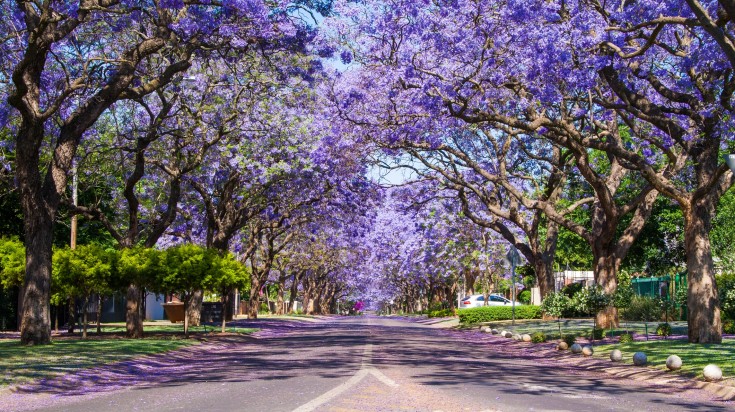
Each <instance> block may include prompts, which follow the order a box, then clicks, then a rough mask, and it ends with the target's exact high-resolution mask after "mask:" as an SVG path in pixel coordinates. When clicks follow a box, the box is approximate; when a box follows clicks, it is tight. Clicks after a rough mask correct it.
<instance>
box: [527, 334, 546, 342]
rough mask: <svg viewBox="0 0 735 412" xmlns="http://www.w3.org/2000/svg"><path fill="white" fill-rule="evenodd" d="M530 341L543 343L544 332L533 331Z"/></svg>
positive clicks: (544, 340)
mask: <svg viewBox="0 0 735 412" xmlns="http://www.w3.org/2000/svg"><path fill="white" fill-rule="evenodd" d="M531 342H533V343H544V342H546V334H545V333H543V332H534V333H533V334H532V335H531Z"/></svg>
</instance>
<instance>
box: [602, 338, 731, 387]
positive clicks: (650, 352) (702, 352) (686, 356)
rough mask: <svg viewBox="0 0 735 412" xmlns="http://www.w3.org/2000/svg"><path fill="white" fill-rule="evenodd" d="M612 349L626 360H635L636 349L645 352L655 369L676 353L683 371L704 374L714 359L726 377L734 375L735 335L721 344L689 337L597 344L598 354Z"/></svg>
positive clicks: (690, 373)
mask: <svg viewBox="0 0 735 412" xmlns="http://www.w3.org/2000/svg"><path fill="white" fill-rule="evenodd" d="M613 349H620V351H621V352H623V362H625V363H629V364H632V363H633V360H632V359H633V354H634V353H635V352H644V353H645V354H646V356H647V357H648V364H649V366H651V367H654V368H656V369H663V370H667V369H666V358H668V357H669V355H677V356H679V357H680V358H681V360H682V367H681V373H684V374H687V375H693V376H697V377H699V378H701V377H702V369H704V367H705V366H707V365H708V364H710V363H714V364H715V365H717V366H719V367H720V368H721V369H722V374H723V376H724V378H725V379H728V378H729V379H728V380H729V381H730V382H732V378H735V363H733V362H734V361H735V339H725V340H723V343H722V344H719V345H718V344H708V345H698V344H691V343H689V342H687V341H686V340H671V339H668V340H656V341H647V342H646V341H635V342H631V343H627V344H611V345H596V346H595V356H600V357H609V356H610V352H611V351H612V350H613Z"/></svg>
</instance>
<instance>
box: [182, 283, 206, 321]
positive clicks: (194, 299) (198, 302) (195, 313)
mask: <svg viewBox="0 0 735 412" xmlns="http://www.w3.org/2000/svg"><path fill="white" fill-rule="evenodd" d="M203 301H204V292H203V291H202V290H195V291H194V293H192V295H191V298H190V301H189V307H188V308H187V309H186V317H187V318H188V319H189V325H191V326H199V325H200V324H201V322H202V302H203Z"/></svg>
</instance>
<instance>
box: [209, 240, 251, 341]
mask: <svg viewBox="0 0 735 412" xmlns="http://www.w3.org/2000/svg"><path fill="white" fill-rule="evenodd" d="M202 286H203V287H204V289H207V290H211V291H216V292H217V293H220V294H221V295H222V297H221V299H222V333H224V332H225V329H226V327H227V307H228V305H229V296H230V294H231V293H232V291H233V290H235V289H245V288H247V287H249V286H250V272H249V270H248V268H247V267H246V266H245V265H243V264H242V263H240V262H239V261H237V259H235V257H234V256H233V255H232V254H231V253H226V254H225V255H222V256H213V257H212V269H211V270H210V272H209V274H208V276H206V277H205V278H204V283H203V285H202Z"/></svg>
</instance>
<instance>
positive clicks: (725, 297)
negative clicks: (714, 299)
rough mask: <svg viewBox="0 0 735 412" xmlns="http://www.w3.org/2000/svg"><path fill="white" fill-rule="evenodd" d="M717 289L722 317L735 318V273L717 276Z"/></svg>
mask: <svg viewBox="0 0 735 412" xmlns="http://www.w3.org/2000/svg"><path fill="white" fill-rule="evenodd" d="M682 289H683V288H682ZM717 290H718V292H719V294H720V305H721V308H722V317H723V318H725V319H732V320H735V273H723V274H722V275H719V276H717Z"/></svg>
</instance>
